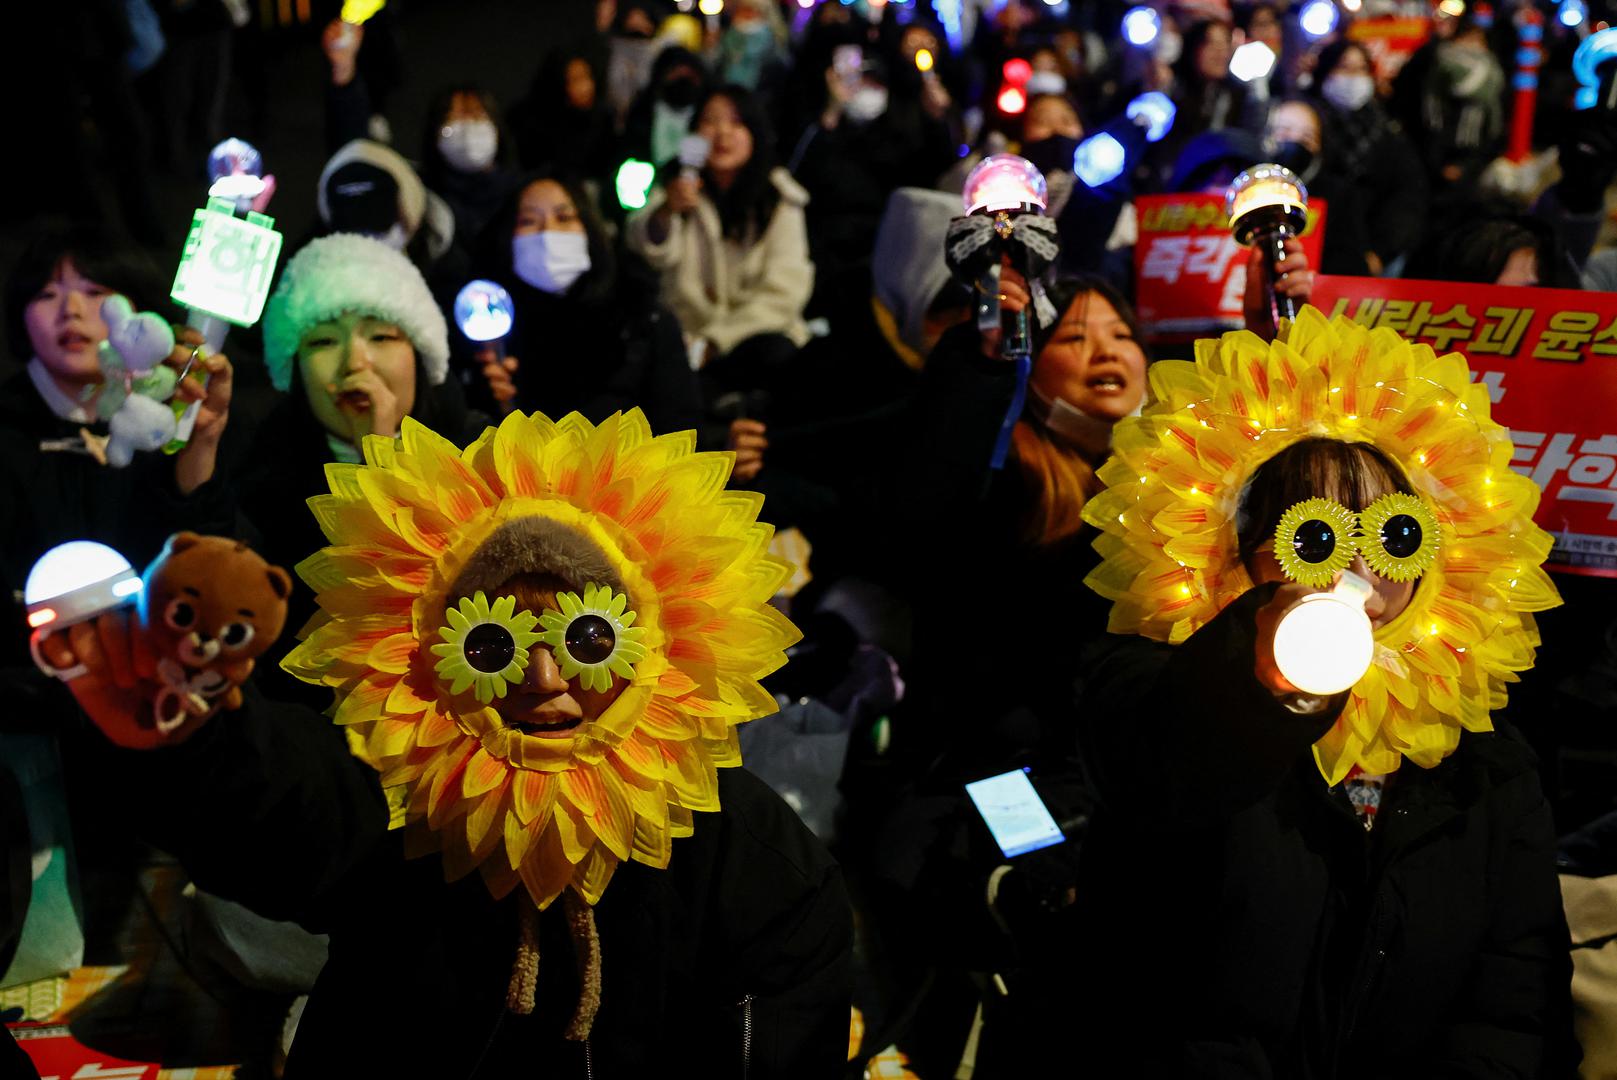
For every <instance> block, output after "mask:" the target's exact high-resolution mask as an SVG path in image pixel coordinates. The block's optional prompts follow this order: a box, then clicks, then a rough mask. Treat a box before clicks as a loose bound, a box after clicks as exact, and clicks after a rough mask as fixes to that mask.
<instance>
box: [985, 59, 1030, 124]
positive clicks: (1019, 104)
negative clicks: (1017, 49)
mask: <svg viewBox="0 0 1617 1080" xmlns="http://www.w3.org/2000/svg"><path fill="white" fill-rule="evenodd" d="M1000 74H1001V75H1002V76H1004V78H1005V83H1004V85H1003V86H1002V87H1001V88H1000V91H999V96H998V97H996V98H995V99H994V103H995V104H997V105H998V106H999V111H1000V112H1002V113H1004V114H1005V115H1007V116H1015V115H1016V114H1017V113H1020V112H1021V111H1022V110H1023V109H1026V108H1027V84H1028V80H1029V79H1031V78H1033V65H1032V64H1030V63H1028V62H1027V61H1026V60H1023V59H1021V58H1020V57H1018V58H1016V59H1014V60H1007V61H1005V65H1004V67H1002V68H1001V69H1000Z"/></svg>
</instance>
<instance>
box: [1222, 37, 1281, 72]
mask: <svg viewBox="0 0 1617 1080" xmlns="http://www.w3.org/2000/svg"><path fill="white" fill-rule="evenodd" d="M1274 69H1275V52H1274V50H1273V49H1271V48H1269V46H1267V45H1265V44H1264V43H1263V42H1261V41H1249V42H1247V43H1246V44H1245V45H1242V46H1241V47H1240V48H1238V49H1236V50H1235V52H1234V53H1233V54H1232V55H1231V56H1230V74H1231V75H1234V76H1235V77H1236V78H1237V79H1240V80H1241V81H1242V82H1252V81H1254V80H1256V79H1263V78H1267V77H1268V75H1269V72H1271V71H1273V70H1274Z"/></svg>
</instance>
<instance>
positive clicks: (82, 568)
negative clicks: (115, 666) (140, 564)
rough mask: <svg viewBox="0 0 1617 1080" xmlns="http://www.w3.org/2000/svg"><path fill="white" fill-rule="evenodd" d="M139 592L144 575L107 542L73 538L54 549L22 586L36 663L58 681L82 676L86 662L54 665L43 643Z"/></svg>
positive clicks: (111, 608)
mask: <svg viewBox="0 0 1617 1080" xmlns="http://www.w3.org/2000/svg"><path fill="white" fill-rule="evenodd" d="M139 593H140V575H138V574H136V573H135V569H134V567H132V566H130V565H129V560H128V559H126V558H124V557H123V556H122V555H120V554H118V553H117V552H116V551H114V550H113V549H112V548H110V547H108V546H107V545H105V544H98V543H96V542H95V541H94V540H70V541H68V542H67V543H65V544H58V545H57V546H56V547H53V548H51V549H50V550H49V551H47V552H45V554H44V555H41V556H40V558H39V561H38V562H36V563H34V566H33V569H31V570H29V571H28V580H27V582H26V583H25V584H24V585H23V603H24V604H25V605H26V607H27V609H28V625H29V626H30V627H31V628H32V629H33V635H32V636H31V638H30V639H29V643H28V644H29V649H30V651H31V652H32V653H33V655H34V663H35V664H37V665H38V666H39V669H40V670H41V671H43V672H44V673H45V674H47V675H51V676H54V677H55V678H58V679H63V680H66V679H76V678H78V677H79V676H80V675H83V674H84V672H85V670H86V669H85V667H84V665H83V664H79V665H77V666H75V667H72V668H66V669H63V668H56V667H53V666H51V664H49V663H48V662H47V661H46V660H45V656H44V654H43V653H42V652H41V651H40V648H39V645H40V642H42V641H43V640H44V639H45V636H46V635H47V634H49V633H51V632H52V631H54V630H60V629H63V628H65V627H69V626H74V625H76V624H78V623H82V622H88V621H89V620H90V619H93V618H95V617H96V616H98V615H101V614H103V613H105V612H108V611H112V610H114V609H115V608H120V607H122V606H124V605H125V604H130V603H133V602H134V598H135V597H136V596H138V595H139Z"/></svg>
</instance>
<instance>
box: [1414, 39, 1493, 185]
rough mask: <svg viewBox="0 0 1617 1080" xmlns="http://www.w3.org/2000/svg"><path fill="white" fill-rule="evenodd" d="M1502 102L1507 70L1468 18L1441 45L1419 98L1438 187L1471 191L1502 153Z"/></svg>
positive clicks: (1428, 157)
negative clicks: (1473, 182)
mask: <svg viewBox="0 0 1617 1080" xmlns="http://www.w3.org/2000/svg"><path fill="white" fill-rule="evenodd" d="M1504 102H1505V72H1504V69H1503V68H1502V67H1500V65H1499V61H1498V59H1497V58H1495V56H1494V54H1493V52H1492V51H1491V50H1490V49H1489V47H1488V35H1487V32H1486V31H1485V30H1484V28H1483V27H1482V26H1480V25H1478V24H1477V23H1476V21H1475V20H1474V18H1472V17H1471V16H1469V14H1468V15H1467V16H1466V17H1464V18H1463V19H1461V20H1457V25H1456V27H1455V32H1454V35H1453V37H1451V38H1450V39H1449V40H1448V41H1445V42H1443V43H1442V44H1440V45H1438V46H1437V49H1436V52H1435V53H1434V54H1433V56H1432V66H1431V69H1430V70H1429V71H1428V72H1427V75H1426V82H1425V86H1424V93H1423V94H1422V97H1421V112H1422V120H1423V121H1424V123H1423V127H1424V129H1425V130H1426V132H1427V133H1428V134H1429V135H1430V139H1429V141H1427V143H1426V145H1425V150H1426V159H1427V163H1428V165H1429V167H1430V168H1431V170H1432V173H1433V177H1434V179H1436V180H1437V181H1438V183H1439V185H1440V187H1458V188H1462V189H1464V188H1466V187H1468V186H1469V185H1470V184H1471V182H1472V181H1474V180H1475V179H1476V178H1477V176H1478V175H1479V174H1481V172H1482V170H1483V169H1484V168H1485V167H1486V166H1487V164H1488V163H1489V162H1490V161H1492V160H1493V159H1494V157H1495V156H1496V155H1497V154H1498V152H1499V151H1500V150H1501V149H1502V147H1503V144H1504V139H1505V104H1504Z"/></svg>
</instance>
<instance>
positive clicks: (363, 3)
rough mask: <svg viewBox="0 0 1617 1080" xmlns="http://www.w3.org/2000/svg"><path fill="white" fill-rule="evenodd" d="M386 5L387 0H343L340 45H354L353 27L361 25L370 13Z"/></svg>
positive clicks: (350, 46)
mask: <svg viewBox="0 0 1617 1080" xmlns="http://www.w3.org/2000/svg"><path fill="white" fill-rule="evenodd" d="M386 6H387V0H343V5H342V14H341V15H339V16H338V18H339V19H341V20H342V47H343V48H345V49H351V48H353V47H354V37H355V34H354V28H355V27H357V26H361V25H363V24H364V23H365V22H367V21H368V20H369V19H370V17H371V16H372V15H375V14H376V13H377V12H378V11H381V10H382V9H383V8H384V7H386Z"/></svg>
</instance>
